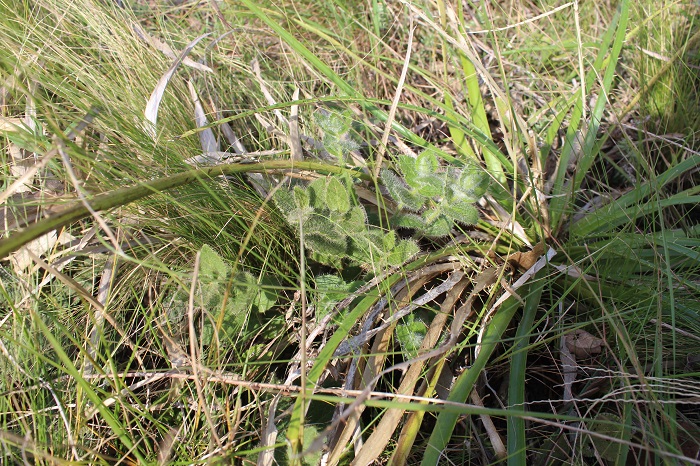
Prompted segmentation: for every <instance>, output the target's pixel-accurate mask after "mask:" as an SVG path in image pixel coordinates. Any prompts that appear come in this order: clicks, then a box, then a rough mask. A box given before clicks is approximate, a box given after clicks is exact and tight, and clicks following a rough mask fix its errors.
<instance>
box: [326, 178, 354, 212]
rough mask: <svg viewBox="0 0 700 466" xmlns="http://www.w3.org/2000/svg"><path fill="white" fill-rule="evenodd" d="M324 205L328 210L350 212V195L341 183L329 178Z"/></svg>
mask: <svg viewBox="0 0 700 466" xmlns="http://www.w3.org/2000/svg"><path fill="white" fill-rule="evenodd" d="M326 204H327V206H328V208H329V209H330V210H334V211H336V212H343V213H344V212H347V211H348V210H350V193H349V192H348V190H347V188H346V187H345V185H344V184H343V183H341V182H340V181H338V179H337V178H335V177H330V178H329V179H328V182H327V186H326Z"/></svg>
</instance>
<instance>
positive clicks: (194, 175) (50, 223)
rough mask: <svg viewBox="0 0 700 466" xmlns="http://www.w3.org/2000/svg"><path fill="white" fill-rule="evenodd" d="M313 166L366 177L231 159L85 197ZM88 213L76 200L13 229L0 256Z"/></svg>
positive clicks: (114, 202) (113, 198)
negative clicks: (43, 217)
mask: <svg viewBox="0 0 700 466" xmlns="http://www.w3.org/2000/svg"><path fill="white" fill-rule="evenodd" d="M289 169H297V170H312V171H317V172H320V173H346V174H348V175H350V176H351V177H359V178H363V179H367V175H364V174H361V173H359V172H357V171H355V170H351V169H347V168H343V167H338V166H336V165H331V164H326V163H319V162H294V161H288V160H277V161H272V162H263V163H251V164H240V163H232V164H227V165H218V166H214V167H207V168H202V169H196V170H188V171H186V172H182V173H178V174H177V175H172V176H166V177H163V178H158V179H156V180H152V181H147V182H144V183H142V184H139V185H136V186H128V187H126V188H120V189H116V190H114V191H108V192H106V193H102V194H98V195H97V196H94V197H93V198H91V199H88V200H87V203H88V204H90V206H91V208H92V209H93V210H94V211H95V212H99V211H102V210H107V209H112V208H114V207H119V206H124V205H127V204H130V203H132V202H134V201H137V200H139V199H143V198H145V197H147V196H151V195H153V194H156V193H159V192H162V191H166V190H169V189H173V188H176V187H178V186H183V185H186V184H188V183H195V182H200V181H202V180H204V179H207V178H213V177H216V176H221V175H234V174H237V173H253V172H266V171H270V170H289ZM88 216H90V211H89V210H88V208H87V207H86V206H85V204H83V203H81V202H80V203H76V204H75V205H73V206H71V207H67V208H66V209H64V210H62V211H60V212H58V213H57V214H56V215H52V216H50V217H48V218H46V219H44V220H41V221H39V222H37V223H33V224H32V225H30V226H28V227H26V228H22V229H21V230H18V231H16V232H14V233H13V234H12V235H10V236H9V237H8V238H5V239H3V240H0V259H4V258H5V257H7V256H8V255H9V254H10V253H12V252H14V251H16V250H17V249H19V248H20V247H22V246H23V245H24V244H27V243H28V242H29V241H32V240H34V239H37V238H38V237H40V236H41V235H44V234H46V233H48V232H50V231H52V230H55V229H57V228H61V227H65V226H67V225H69V224H70V223H72V222H75V221H77V220H80V219H83V218H85V217H88Z"/></svg>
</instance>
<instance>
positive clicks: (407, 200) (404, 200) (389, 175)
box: [381, 170, 426, 212]
mask: <svg viewBox="0 0 700 466" xmlns="http://www.w3.org/2000/svg"><path fill="white" fill-rule="evenodd" d="M381 178H382V183H384V186H385V187H386V189H387V191H389V195H390V196H391V197H392V199H394V201H396V203H397V207H398V208H399V210H401V209H404V208H405V209H408V210H412V211H414V212H418V211H419V210H420V209H421V208H423V205H424V204H425V201H426V198H425V196H422V195H421V194H420V193H418V192H417V191H412V190H409V189H408V188H407V187H406V186H405V185H404V183H403V181H402V180H401V179H400V178H399V177H398V175H396V174H395V173H394V172H392V171H390V170H382V171H381Z"/></svg>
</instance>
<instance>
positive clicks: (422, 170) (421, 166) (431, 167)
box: [415, 150, 439, 177]
mask: <svg viewBox="0 0 700 466" xmlns="http://www.w3.org/2000/svg"><path fill="white" fill-rule="evenodd" d="M438 166H439V163H438V159H437V157H436V156H435V153H434V152H433V151H430V150H426V151H424V152H423V153H422V154H420V155H419V156H418V158H417V159H416V162H415V170H416V173H417V174H418V175H419V176H421V177H424V176H428V175H432V174H433V173H435V172H436V171H437V169H438Z"/></svg>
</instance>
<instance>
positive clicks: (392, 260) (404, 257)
mask: <svg viewBox="0 0 700 466" xmlns="http://www.w3.org/2000/svg"><path fill="white" fill-rule="evenodd" d="M419 252H420V248H419V247H418V243H416V242H415V241H413V240H401V241H399V243H398V244H397V245H396V246H395V247H394V248H393V249H392V250H391V252H390V253H389V255H388V256H387V263H388V264H389V265H392V266H397V267H398V266H400V265H403V264H405V263H406V262H408V261H409V260H411V259H412V258H413V256H415V255H416V254H418V253H419Z"/></svg>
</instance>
